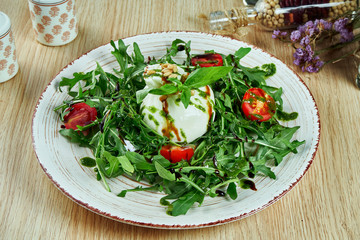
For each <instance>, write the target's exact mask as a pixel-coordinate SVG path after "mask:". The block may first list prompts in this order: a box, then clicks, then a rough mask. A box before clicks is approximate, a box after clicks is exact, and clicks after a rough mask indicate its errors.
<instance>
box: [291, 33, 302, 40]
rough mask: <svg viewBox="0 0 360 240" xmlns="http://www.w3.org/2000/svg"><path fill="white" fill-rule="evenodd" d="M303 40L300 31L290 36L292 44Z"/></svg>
mask: <svg viewBox="0 0 360 240" xmlns="http://www.w3.org/2000/svg"><path fill="white" fill-rule="evenodd" d="M300 38H301V32H300V31H299V30H295V31H293V32H292V33H291V35H290V40H291V41H292V42H296V41H298V40H299V39H300Z"/></svg>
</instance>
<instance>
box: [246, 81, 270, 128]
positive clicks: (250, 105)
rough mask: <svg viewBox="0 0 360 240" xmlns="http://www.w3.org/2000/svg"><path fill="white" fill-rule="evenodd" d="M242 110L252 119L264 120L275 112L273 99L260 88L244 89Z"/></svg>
mask: <svg viewBox="0 0 360 240" xmlns="http://www.w3.org/2000/svg"><path fill="white" fill-rule="evenodd" d="M241 108H242V111H243V113H244V114H245V116H246V117H247V118H249V119H250V120H252V121H259V122H264V121H267V120H269V119H270V118H272V116H274V114H275V110H276V104H275V100H274V99H273V98H272V97H271V96H270V95H269V94H267V93H266V92H265V91H264V90H263V89H261V88H250V89H249V90H247V91H246V93H245V95H244V97H243V101H242V105H241Z"/></svg>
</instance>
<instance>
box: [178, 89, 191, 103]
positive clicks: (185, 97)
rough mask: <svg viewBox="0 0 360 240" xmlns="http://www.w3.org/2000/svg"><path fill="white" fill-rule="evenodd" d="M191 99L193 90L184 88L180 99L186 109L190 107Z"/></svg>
mask: <svg viewBox="0 0 360 240" xmlns="http://www.w3.org/2000/svg"><path fill="white" fill-rule="evenodd" d="M190 98H191V89H190V88H188V87H185V86H184V87H183V89H182V92H181V95H180V99H181V102H182V103H183V104H184V107H185V108H187V107H188V106H189V104H190Z"/></svg>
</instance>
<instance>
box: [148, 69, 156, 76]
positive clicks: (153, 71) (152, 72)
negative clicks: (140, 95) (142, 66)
mask: <svg viewBox="0 0 360 240" xmlns="http://www.w3.org/2000/svg"><path fill="white" fill-rule="evenodd" d="M155 73H156V72H155V70H149V71H147V73H146V74H147V75H151V74H155Z"/></svg>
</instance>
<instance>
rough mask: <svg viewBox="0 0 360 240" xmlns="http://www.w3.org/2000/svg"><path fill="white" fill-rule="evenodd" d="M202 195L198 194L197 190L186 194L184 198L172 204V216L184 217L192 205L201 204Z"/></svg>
mask: <svg viewBox="0 0 360 240" xmlns="http://www.w3.org/2000/svg"><path fill="white" fill-rule="evenodd" d="M203 200H204V195H203V194H200V193H199V192H198V191H197V190H193V191H191V192H188V193H187V194H185V195H184V196H182V197H180V198H179V199H178V200H176V201H174V202H173V203H172V211H171V215H172V216H179V215H185V214H186V213H187V211H188V210H189V209H190V208H191V207H192V206H193V205H194V203H196V202H198V203H200V204H201V203H202V202H203Z"/></svg>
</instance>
